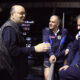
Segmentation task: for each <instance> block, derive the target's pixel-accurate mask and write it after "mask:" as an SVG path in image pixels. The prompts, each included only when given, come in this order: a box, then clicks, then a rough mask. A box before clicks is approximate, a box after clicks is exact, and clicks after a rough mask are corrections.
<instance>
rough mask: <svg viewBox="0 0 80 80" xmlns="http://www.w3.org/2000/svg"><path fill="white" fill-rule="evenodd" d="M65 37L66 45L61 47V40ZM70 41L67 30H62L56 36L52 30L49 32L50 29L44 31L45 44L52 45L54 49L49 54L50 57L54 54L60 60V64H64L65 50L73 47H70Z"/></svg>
mask: <svg viewBox="0 0 80 80" xmlns="http://www.w3.org/2000/svg"><path fill="white" fill-rule="evenodd" d="M65 36H66V38H65V40H64V43H63V44H62V45H60V43H61V40H62V39H63V37H65ZM69 41H70V36H68V31H67V30H66V29H60V31H59V32H58V33H57V35H56V36H55V34H54V33H53V32H52V31H51V30H49V28H45V29H44V30H43V42H49V43H51V47H52V48H51V50H50V51H49V52H48V53H47V54H48V55H49V56H51V55H53V54H54V55H55V56H56V57H57V58H58V59H59V62H63V59H64V51H65V49H66V48H70V47H71V44H69V45H68V43H69ZM58 54H59V55H58Z"/></svg>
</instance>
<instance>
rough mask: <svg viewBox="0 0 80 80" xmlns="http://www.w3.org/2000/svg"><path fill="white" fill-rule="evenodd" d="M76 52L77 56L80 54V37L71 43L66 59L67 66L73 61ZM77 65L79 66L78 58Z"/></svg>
mask: <svg viewBox="0 0 80 80" xmlns="http://www.w3.org/2000/svg"><path fill="white" fill-rule="evenodd" d="M77 52H79V54H80V35H79V36H77V37H76V38H75V40H74V42H73V46H72V48H71V49H70V52H69V55H68V59H67V63H68V65H70V64H71V62H72V61H73V59H74V56H75V55H76V53H77ZM78 64H79V65H80V58H79V60H78Z"/></svg>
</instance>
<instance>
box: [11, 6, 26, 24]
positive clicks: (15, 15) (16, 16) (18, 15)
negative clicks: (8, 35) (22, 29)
mask: <svg viewBox="0 0 80 80" xmlns="http://www.w3.org/2000/svg"><path fill="white" fill-rule="evenodd" d="M25 16H26V12H25V8H24V7H23V6H21V5H14V6H12V8H11V10H10V18H11V20H12V21H14V22H15V23H17V24H21V23H23V22H24V19H25Z"/></svg>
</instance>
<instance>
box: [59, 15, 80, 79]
mask: <svg viewBox="0 0 80 80" xmlns="http://www.w3.org/2000/svg"><path fill="white" fill-rule="evenodd" d="M77 29H78V30H80V15H78V16H77ZM77 51H80V31H79V32H78V34H77V35H76V39H75V40H74V43H73V47H72V48H71V49H70V53H69V56H68V59H67V65H65V66H63V67H61V68H60V69H59V76H60V80H80V57H79V56H78V57H79V59H78V61H77V63H76V64H74V65H70V64H71V62H72V61H73V59H74V56H75V54H76V53H77ZM79 54H80V52H79Z"/></svg>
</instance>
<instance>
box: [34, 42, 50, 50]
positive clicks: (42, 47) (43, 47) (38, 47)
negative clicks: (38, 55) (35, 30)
mask: <svg viewBox="0 0 80 80" xmlns="http://www.w3.org/2000/svg"><path fill="white" fill-rule="evenodd" d="M34 48H35V52H47V51H48V50H49V49H50V48H51V45H50V44H49V43H40V44H38V45H36V46H34Z"/></svg>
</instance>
